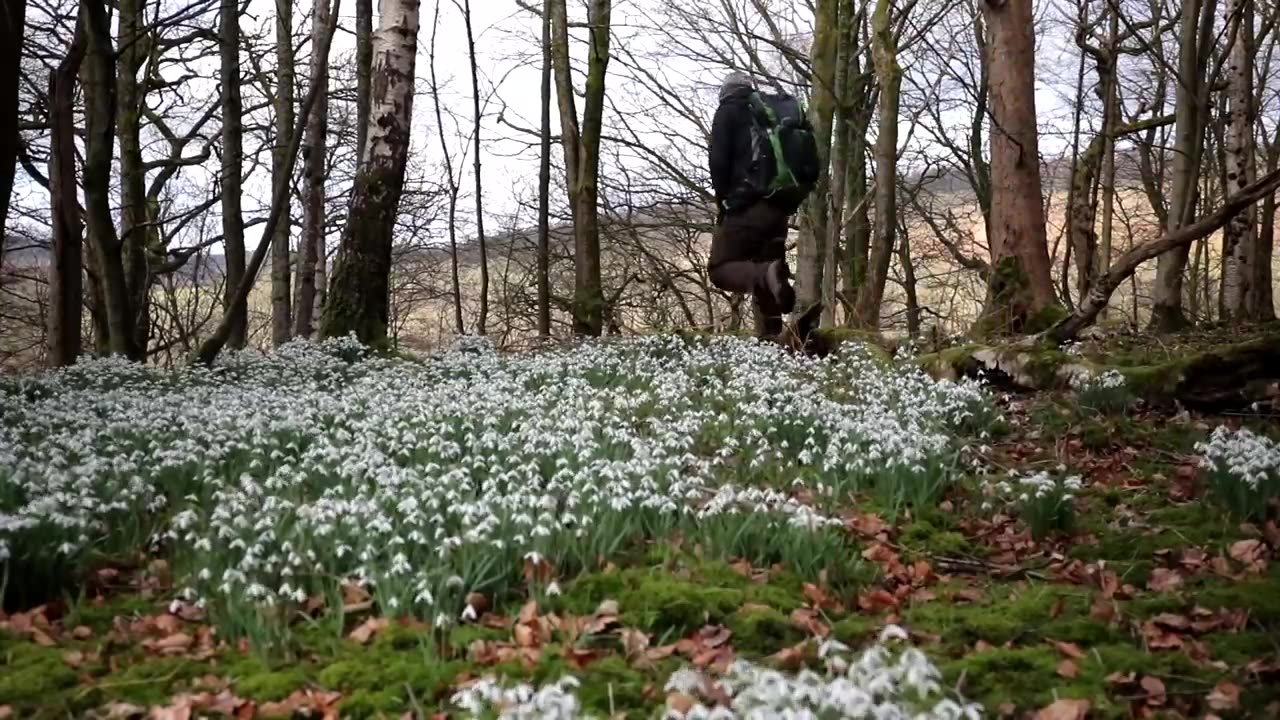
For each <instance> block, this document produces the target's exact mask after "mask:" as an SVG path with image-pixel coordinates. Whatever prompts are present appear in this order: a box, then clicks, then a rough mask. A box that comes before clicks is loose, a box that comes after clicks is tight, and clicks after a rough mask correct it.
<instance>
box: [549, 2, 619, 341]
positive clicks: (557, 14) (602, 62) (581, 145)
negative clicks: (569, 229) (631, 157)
mask: <svg viewBox="0 0 1280 720" xmlns="http://www.w3.org/2000/svg"><path fill="white" fill-rule="evenodd" d="M611 7H612V0H591V2H590V5H588V10H587V31H588V34H589V42H588V50H587V82H586V88H585V91H584V93H583V111H582V120H581V123H579V120H578V110H577V101H576V100H575V95H576V90H575V89H574V85H573V75H572V72H571V68H570V66H569V18H568V11H567V10H566V8H565V0H551V7H550V12H551V21H552V36H553V37H552V44H551V56H552V62H553V63H554V66H555V80H556V90H557V94H558V96H559V99H560V103H559V105H560V127H561V143H562V144H563V145H564V166H565V181H566V182H565V184H566V185H567V186H568V190H569V202H570V206H571V208H572V212H573V230H574V278H575V280H574V299H573V317H574V323H573V325H574V332H575V333H577V334H579V335H597V336H598V335H600V334H601V332H602V331H603V329H604V315H605V307H604V304H605V297H604V290H603V288H602V286H601V278H600V221H599V207H598V205H597V195H598V192H599V188H598V180H599V174H600V135H601V131H602V120H603V115H604V88H605V74H606V72H607V71H608V68H609V35H610V27H609V14H610V10H611Z"/></svg>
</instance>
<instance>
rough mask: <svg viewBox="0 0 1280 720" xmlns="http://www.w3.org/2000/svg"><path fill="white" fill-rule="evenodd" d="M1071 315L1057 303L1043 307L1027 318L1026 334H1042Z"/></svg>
mask: <svg viewBox="0 0 1280 720" xmlns="http://www.w3.org/2000/svg"><path fill="white" fill-rule="evenodd" d="M1070 315H1071V313H1069V312H1067V309H1066V308H1065V307H1063V306H1061V305H1059V304H1057V303H1053V304H1052V305H1045V306H1044V307H1042V308H1040V309H1039V310H1037V311H1036V312H1035V313H1033V314H1032V315H1031V317H1030V318H1027V327H1026V333H1027V334H1029V335H1032V334H1035V333H1038V332H1044V331H1045V330H1048V329H1049V328H1051V327H1053V326H1054V325H1057V324H1058V323H1060V322H1062V321H1063V320H1066V319H1067V317H1068V316H1070Z"/></svg>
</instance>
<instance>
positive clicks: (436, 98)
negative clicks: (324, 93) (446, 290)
mask: <svg viewBox="0 0 1280 720" xmlns="http://www.w3.org/2000/svg"><path fill="white" fill-rule="evenodd" d="M439 29H440V3H439V1H438V0H437V2H436V5H435V12H434V14H433V15H432V19H431V45H430V47H429V49H428V51H427V62H428V67H429V68H430V78H431V102H432V106H433V107H434V109H435V113H436V132H437V133H438V135H439V138H440V152H441V153H442V154H443V155H444V174H445V183H446V188H447V190H448V201H449V265H450V273H449V276H450V280H451V282H452V283H453V323H454V331H455V332H457V334H459V335H462V334H464V333H466V331H467V330H466V327H465V326H464V325H463V322H462V282H461V279H460V277H459V273H458V192H459V188H458V179H457V177H456V176H455V175H454V174H453V154H452V152H451V151H450V150H449V141H448V139H447V138H446V136H445V126H444V113H443V112H442V111H441V109H440V91H441V87H440V82H439V81H438V80H437V79H436V33H437V32H438V31H439Z"/></svg>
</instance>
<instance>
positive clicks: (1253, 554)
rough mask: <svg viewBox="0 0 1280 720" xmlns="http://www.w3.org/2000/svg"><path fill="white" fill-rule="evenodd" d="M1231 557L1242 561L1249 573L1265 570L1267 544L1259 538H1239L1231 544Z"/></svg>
mask: <svg viewBox="0 0 1280 720" xmlns="http://www.w3.org/2000/svg"><path fill="white" fill-rule="evenodd" d="M1230 555H1231V559H1232V560H1235V561H1236V562H1240V563H1244V565H1245V566H1246V568H1247V570H1248V571H1249V572H1251V573H1262V572H1266V569H1267V546H1266V545H1265V544H1263V542H1262V541H1261V540H1256V539H1252V540H1240V541H1238V542H1236V543H1233V544H1232V545H1231V550H1230Z"/></svg>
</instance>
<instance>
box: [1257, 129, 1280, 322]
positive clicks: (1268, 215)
mask: <svg viewBox="0 0 1280 720" xmlns="http://www.w3.org/2000/svg"><path fill="white" fill-rule="evenodd" d="M1277 132H1278V133H1280V129H1278V130H1277ZM1277 145H1278V147H1280V143H1278V144H1277ZM1277 161H1280V156H1276V155H1273V156H1272V157H1271V158H1269V159H1268V162H1267V172H1273V171H1274V170H1275V169H1276V166H1277ZM1259 225H1260V227H1259V228H1258V265H1257V267H1255V268H1254V271H1255V272H1256V273H1257V275H1256V276H1255V278H1256V279H1255V281H1254V282H1255V284H1256V285H1257V288H1258V319H1259V320H1262V321H1268V320H1275V319H1276V306H1275V297H1274V295H1273V289H1274V285H1273V278H1272V276H1271V264H1272V253H1273V251H1274V248H1275V237H1276V196H1275V193H1271V194H1270V195H1267V196H1266V197H1265V198H1263V200H1262V222H1261V223H1260V224H1259Z"/></svg>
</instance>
